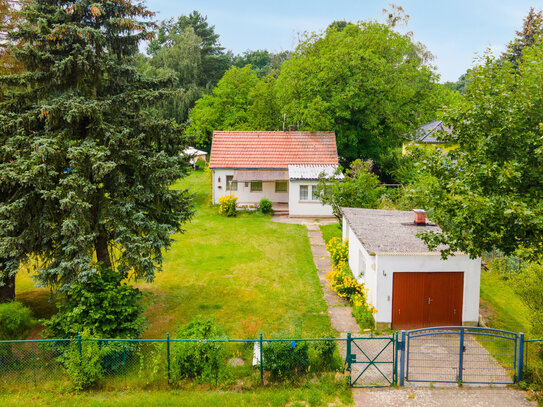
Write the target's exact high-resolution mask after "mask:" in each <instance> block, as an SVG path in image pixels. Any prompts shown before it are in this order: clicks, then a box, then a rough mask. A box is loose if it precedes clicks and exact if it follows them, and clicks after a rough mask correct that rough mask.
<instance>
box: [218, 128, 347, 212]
mask: <svg viewBox="0 0 543 407" xmlns="http://www.w3.org/2000/svg"><path fill="white" fill-rule="evenodd" d="M337 164H338V158H337V151H336V141H335V134H334V132H298V131H284V132H283V131H277V132H269V131H265V132H264V131H215V132H214V133H213V141H212V145H211V157H210V162H209V167H210V169H211V170H212V188H213V191H212V195H213V196H212V200H213V203H214V204H217V203H218V202H219V199H220V198H221V197H222V196H224V195H235V196H237V197H238V201H237V202H238V206H255V205H258V203H259V202H260V200H261V199H262V198H268V199H269V200H270V201H272V202H273V203H274V204H275V206H281V207H283V208H288V214H289V215H290V216H332V214H333V213H332V207H331V206H329V205H322V202H321V201H320V197H319V195H318V193H317V189H316V186H317V183H318V178H319V174H321V173H323V172H324V173H325V174H327V175H332V174H334V173H335V171H336V169H337Z"/></svg>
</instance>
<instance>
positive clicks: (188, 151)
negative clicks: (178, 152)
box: [183, 147, 207, 155]
mask: <svg viewBox="0 0 543 407" xmlns="http://www.w3.org/2000/svg"><path fill="white" fill-rule="evenodd" d="M183 154H185V155H207V153H206V152H205V151H202V150H198V149H197V148H194V147H187V148H185V149H184V150H183Z"/></svg>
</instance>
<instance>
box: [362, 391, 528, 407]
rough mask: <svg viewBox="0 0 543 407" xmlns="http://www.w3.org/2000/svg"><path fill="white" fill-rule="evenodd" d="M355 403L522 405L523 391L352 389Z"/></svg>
mask: <svg viewBox="0 0 543 407" xmlns="http://www.w3.org/2000/svg"><path fill="white" fill-rule="evenodd" d="M353 399H354V402H355V406H383V407H385V406H391V407H392V406H436V407H464V406H467V407H516V406H518V407H524V406H534V407H535V406H536V405H537V402H532V401H528V400H526V393H524V392H522V391H519V390H515V389H512V388H507V387H501V388H500V387H492V388H480V387H471V388H470V387H463V388H458V387H456V388H433V389H430V388H417V389H405V388H399V389H393V388H386V389H353Z"/></svg>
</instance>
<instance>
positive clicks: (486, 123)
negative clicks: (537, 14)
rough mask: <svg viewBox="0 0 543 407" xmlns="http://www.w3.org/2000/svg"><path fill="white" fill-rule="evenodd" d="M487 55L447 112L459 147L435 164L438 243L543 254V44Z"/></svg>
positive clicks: (434, 216)
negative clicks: (508, 55) (499, 56)
mask: <svg viewBox="0 0 543 407" xmlns="http://www.w3.org/2000/svg"><path fill="white" fill-rule="evenodd" d="M517 62H518V65H515V63H513V62H511V61H502V62H501V63H497V61H496V58H494V57H490V56H489V57H487V58H486V60H484V61H482V64H481V65H479V66H478V67H476V68H474V69H473V70H472V71H471V75H470V81H469V83H468V86H467V88H466V95H465V98H463V99H462V100H460V101H459V103H457V104H455V105H454V106H452V107H450V108H449V109H447V110H446V112H445V118H444V121H445V122H446V123H447V124H448V125H450V126H452V127H453V128H454V134H455V135H456V140H455V141H456V143H457V144H458V149H456V150H454V151H452V152H451V153H449V156H448V157H447V158H446V159H445V158H444V159H443V160H441V161H439V162H436V163H435V165H433V166H432V167H431V168H430V170H431V173H432V175H433V176H435V177H436V179H437V181H438V182H437V185H436V187H435V188H434V189H433V191H432V192H431V194H430V196H431V197H432V202H431V207H432V212H433V213H432V219H433V220H435V221H436V222H437V223H438V224H439V225H440V226H441V228H442V230H443V233H442V234H440V235H431V236H427V239H428V240H429V242H430V243H432V244H433V245H436V244H438V243H446V244H448V245H449V246H450V251H454V250H462V251H464V252H467V253H469V254H471V255H473V256H479V255H481V254H482V253H484V252H485V251H490V250H492V249H496V248H497V249H500V250H501V251H502V252H503V253H504V254H505V255H508V254H512V253H515V251H517V250H518V249H521V250H523V252H524V254H525V255H527V256H534V257H538V256H541V255H542V254H543V154H542V153H543V144H542V141H541V140H542V139H543V125H542V123H543V44H542V42H541V41H537V42H536V43H535V44H534V45H533V46H531V47H525V48H524V49H523V57H522V58H521V59H520V60H518V61H517Z"/></svg>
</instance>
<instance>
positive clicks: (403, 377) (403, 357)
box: [398, 331, 406, 386]
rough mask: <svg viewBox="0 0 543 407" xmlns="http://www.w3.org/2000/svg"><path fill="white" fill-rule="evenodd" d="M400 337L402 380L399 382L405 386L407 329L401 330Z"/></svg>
mask: <svg viewBox="0 0 543 407" xmlns="http://www.w3.org/2000/svg"><path fill="white" fill-rule="evenodd" d="M400 338H401V339H400V344H401V345H400V346H399V348H400V380H399V383H398V384H399V385H400V386H403V385H404V383H405V382H404V380H405V347H406V346H405V331H401V334H400Z"/></svg>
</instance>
